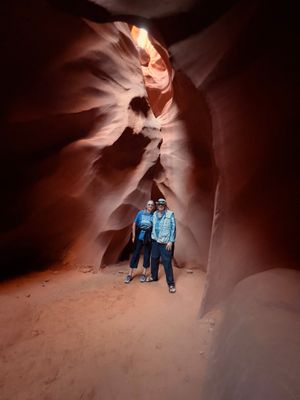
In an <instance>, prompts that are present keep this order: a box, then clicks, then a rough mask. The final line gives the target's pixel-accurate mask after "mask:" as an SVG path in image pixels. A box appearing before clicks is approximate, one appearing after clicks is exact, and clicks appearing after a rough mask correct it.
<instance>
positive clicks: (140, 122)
mask: <svg viewBox="0 0 300 400" xmlns="http://www.w3.org/2000/svg"><path fill="white" fill-rule="evenodd" d="M71 14H72V13H70V14H69V13H62V12H61V11H60V9H59V8H57V7H54V6H53V5H52V4H50V3H48V2H34V1H32V2H30V3H26V4H25V3H23V2H19V3H18V2H17V3H15V4H11V5H10V6H8V7H7V15H6V21H4V24H3V27H2V29H3V37H4V41H5V43H6V46H5V48H4V52H3V59H4V60H5V62H4V65H3V66H2V70H3V73H2V79H3V86H4V88H5V90H4V96H3V100H4V106H5V109H4V112H3V116H2V120H1V125H2V135H3V139H2V147H1V149H2V154H1V162H2V168H1V175H2V182H3V187H4V188H5V190H4V197H3V198H2V210H3V219H2V222H3V228H2V235H1V264H2V266H3V267H2V274H3V275H5V274H7V275H8V274H10V273H11V272H12V273H13V272H17V271H24V270H26V269H27V268H39V267H42V266H43V265H45V264H49V263H51V262H57V261H63V262H64V263H68V264H70V265H72V266H78V265H90V266H93V268H94V269H95V271H97V270H98V269H99V268H100V267H102V266H105V265H108V264H110V263H114V262H116V261H118V260H119V259H120V258H122V257H124V256H125V257H126V256H128V241H129V237H130V231H131V224H132V220H133V217H134V215H135V213H136V212H137V210H138V209H140V208H142V207H143V206H144V204H145V202H146V201H147V199H148V198H149V197H154V198H157V197H159V196H165V197H166V198H167V199H168V204H169V206H170V208H172V209H174V210H175V213H176V217H177V221H178V240H177V244H176V250H175V262H176V263H177V265H179V266H183V265H187V264H189V265H190V264H193V265H195V264H196V265H197V266H199V267H201V268H203V269H205V268H206V265H207V258H208V249H209V240H210V228H211V224H212V212H213V197H214V185H213V163H212V162H209V163H208V165H207V166H206V169H205V170H204V169H203V170H202V171H201V172H198V171H197V166H196V165H195V160H196V159H197V151H199V152H201V153H202V154H204V156H203V157H204V158H205V159H207V158H208V159H209V158H210V157H211V156H210V155H209V154H210V147H211V141H210V137H209V135H208V136H207V132H206V127H205V126H204V127H203V128H201V129H202V133H201V134H200V135H198V134H197V132H193V135H190V136H189V135H187V130H188V127H187V126H186V123H185V120H186V119H189V118H190V117H191V116H192V115H193V114H195V112H193V111H192V113H190V114H189V115H185V114H187V111H186V110H184V107H183V106H182V104H181V105H180V107H181V109H180V107H179V106H178V105H177V103H176V99H175V98H174V97H176V96H174V92H175V90H174V89H173V78H174V74H173V70H172V67H171V65H170V62H169V60H168V54H167V51H166V50H165V49H164V48H163V46H161V45H160V44H159V43H158V42H157V41H156V40H155V39H154V38H152V42H153V44H154V47H155V49H156V50H155V52H156V55H155V57H156V58H153V62H152V64H151V65H150V64H149V65H148V66H141V65H140V59H139V58H140V57H139V54H138V51H137V49H136V46H135V45H134V42H133V40H132V37H131V35H130V28H129V26H128V25H127V24H126V23H123V22H111V23H108V22H107V23H105V19H106V17H105V14H104V17H103V21H104V23H102V24H98V23H96V22H92V21H91V20H88V19H83V18H79V17H77V16H74V15H71ZM101 16H102V14H101ZM152 47H153V46H152ZM150 67H151V70H150ZM146 69H147V71H146ZM185 79H186V78H185ZM175 82H177V84H176V90H177V91H178V90H181V92H183V93H184V91H185V90H184V89H182V88H181V89H180V83H178V82H179V80H178V79H177V78H176V79H175ZM145 84H146V87H145ZM181 86H182V87H183V88H184V87H185V84H183V85H181ZM180 96H181V94H180ZM194 96H196V97H197V95H194ZM194 101H195V97H194V98H191V99H189V98H188V96H187V95H186V96H185V104H189V102H190V104H192V102H194ZM181 102H182V101H181ZM150 105H151V107H150ZM185 108H186V106H185ZM152 110H153V111H152ZM153 112H154V113H155V116H154V114H153ZM205 113H206V111H201V113H200V115H198V116H197V117H196V119H197V120H198V121H199V125H201V119H206V118H207V116H206V114H205ZM192 118H194V119H195V117H192ZM202 125H203V124H202ZM201 138H202V139H201ZM201 142H203V143H201ZM199 162H201V160H200V161H199ZM200 175H201V177H200ZM199 180H200V181H201V180H203V185H202V186H201V184H200V185H198V183H199ZM187 243H189V245H188V246H187V245H186V244H187Z"/></svg>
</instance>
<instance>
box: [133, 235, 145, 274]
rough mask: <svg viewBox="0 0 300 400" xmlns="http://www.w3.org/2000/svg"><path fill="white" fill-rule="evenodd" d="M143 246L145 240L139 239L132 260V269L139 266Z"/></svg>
mask: <svg viewBox="0 0 300 400" xmlns="http://www.w3.org/2000/svg"><path fill="white" fill-rule="evenodd" d="M142 247H143V242H142V241H141V240H137V241H136V244H135V247H134V250H133V254H132V256H131V260H130V268H131V269H135V268H137V266H138V264H139V260H140V255H141V250H142Z"/></svg>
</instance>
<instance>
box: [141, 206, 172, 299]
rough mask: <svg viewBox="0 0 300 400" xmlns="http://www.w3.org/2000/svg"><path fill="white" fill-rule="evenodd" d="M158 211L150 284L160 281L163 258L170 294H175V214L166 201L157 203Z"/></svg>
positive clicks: (155, 215)
mask: <svg viewBox="0 0 300 400" xmlns="http://www.w3.org/2000/svg"><path fill="white" fill-rule="evenodd" d="M156 206H157V211H155V212H154V214H153V227H152V234H151V238H152V251H151V276H150V277H148V279H147V281H148V282H153V281H157V280H158V268H159V260H160V258H161V261H162V264H163V266H164V269H165V274H166V280H167V284H168V286H169V292H170V293H175V292H176V288H175V282H174V276H173V268H172V255H173V246H174V243H175V236H176V221H175V216H174V212H173V211H170V210H169V209H168V208H167V202H166V200H165V199H158V201H157V202H156Z"/></svg>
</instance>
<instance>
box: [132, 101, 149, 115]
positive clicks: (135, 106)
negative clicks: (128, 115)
mask: <svg viewBox="0 0 300 400" xmlns="http://www.w3.org/2000/svg"><path fill="white" fill-rule="evenodd" d="M129 107H131V109H132V110H133V111H134V112H136V113H140V112H141V113H142V114H143V115H144V117H147V114H148V111H149V110H150V106H149V104H148V101H147V99H146V98H145V97H134V98H133V99H132V100H131V102H130V103H129Z"/></svg>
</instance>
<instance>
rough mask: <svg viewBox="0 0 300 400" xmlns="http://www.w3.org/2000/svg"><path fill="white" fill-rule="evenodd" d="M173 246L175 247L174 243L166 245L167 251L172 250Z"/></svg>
mask: <svg viewBox="0 0 300 400" xmlns="http://www.w3.org/2000/svg"><path fill="white" fill-rule="evenodd" d="M172 245H173V243H172V242H168V243H167V244H166V249H167V250H168V251H170V250H172Z"/></svg>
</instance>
